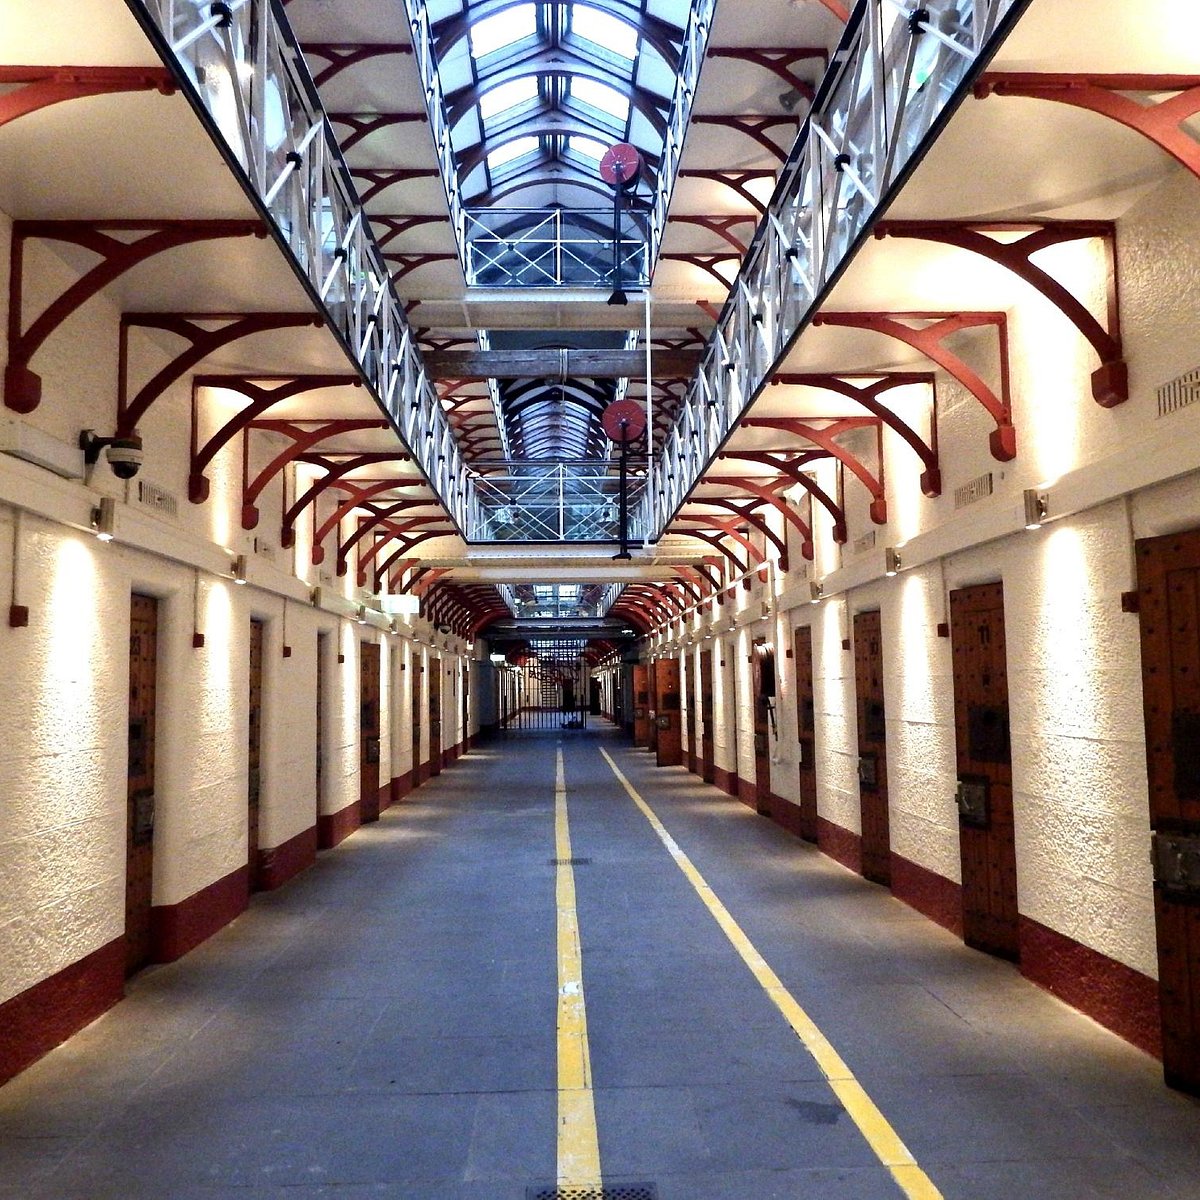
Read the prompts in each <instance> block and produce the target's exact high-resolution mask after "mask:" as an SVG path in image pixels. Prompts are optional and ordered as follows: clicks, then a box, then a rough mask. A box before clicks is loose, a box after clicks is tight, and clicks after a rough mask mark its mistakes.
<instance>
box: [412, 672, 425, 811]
mask: <svg viewBox="0 0 1200 1200" xmlns="http://www.w3.org/2000/svg"><path fill="white" fill-rule="evenodd" d="M424 671H425V668H424V667H423V666H422V665H421V655H420V654H419V653H418V652H417V651H416V650H414V651H413V656H412V780H413V787H416V786H417V784H419V783H424V781H425V780H426V779H428V778H429V776H428V775H427V774H426V773H425V770H424V767H423V765H422V763H421V727H422V726H423V725H424V724H425V722H424V721H423V720H422V719H421V717H422V715H423V714H424V711H425V710H424V707H423V697H422V695H421V677H422V675H423V674H424Z"/></svg>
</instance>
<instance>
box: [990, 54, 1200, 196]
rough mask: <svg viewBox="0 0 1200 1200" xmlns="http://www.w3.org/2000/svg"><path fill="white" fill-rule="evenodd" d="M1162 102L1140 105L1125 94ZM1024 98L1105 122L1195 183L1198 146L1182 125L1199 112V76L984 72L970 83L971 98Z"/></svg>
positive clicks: (1199, 164)
mask: <svg viewBox="0 0 1200 1200" xmlns="http://www.w3.org/2000/svg"><path fill="white" fill-rule="evenodd" d="M1130 92H1133V93H1137V94H1140V95H1143V96H1147V97H1149V96H1161V95H1164V94H1165V93H1171V96H1170V98H1169V99H1167V100H1159V101H1154V100H1150V101H1149V102H1148V103H1140V102H1139V101H1137V100H1133V99H1131V98H1130V96H1129V95H1127V94H1126V93H1130ZM988 96H1023V97H1025V98H1027V99H1030V100H1052V101H1055V102H1056V103H1058V104H1070V105H1072V106H1073V107H1074V108H1082V109H1085V110H1086V111H1087V112H1094V113H1098V114H1099V115H1100V116H1104V117H1108V118H1109V119H1110V120H1112V121H1116V122H1117V123H1118V124H1119V125H1124V126H1125V127H1126V128H1127V129H1132V130H1133V131H1134V132H1135V133H1140V134H1141V135H1142V137H1144V138H1148V139H1149V140H1150V141H1152V142H1153V143H1154V144H1155V145H1156V146H1158V147H1159V148H1160V149H1162V150H1165V151H1166V152H1167V153H1168V154H1169V155H1170V156H1171V157H1172V158H1173V159H1175V161H1176V162H1178V163H1181V164H1182V165H1183V166H1185V167H1187V169H1188V170H1189V171H1191V173H1192V174H1193V175H1195V176H1197V177H1198V178H1200V143H1197V142H1196V139H1195V138H1194V137H1192V136H1191V134H1189V133H1188V132H1187V131H1186V130H1185V129H1184V127H1183V126H1184V123H1185V122H1186V121H1187V120H1188V119H1189V118H1190V117H1194V116H1195V115H1196V114H1197V113H1198V112H1200V75H1135V74H1130V75H1088V74H1054V73H1051V72H1047V73H1045V74H1041V73H1039V72H1036V71H988V72H985V73H984V74H983V75H981V76H980V77H979V79H978V80H977V81H976V83H975V98H976V99H977V100H986V99H987V98H988Z"/></svg>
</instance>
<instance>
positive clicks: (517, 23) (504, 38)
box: [471, 4, 537, 59]
mask: <svg viewBox="0 0 1200 1200" xmlns="http://www.w3.org/2000/svg"><path fill="white" fill-rule="evenodd" d="M536 32H537V6H536V5H535V4H517V5H514V6H513V7H512V8H506V9H504V10H503V12H498V13H496V14H495V15H494V16H490V17H484V18H483V20H481V21H475V22H474V23H473V24H472V25H471V53H472V54H473V55H474V56H475V57H476V58H477V59H478V58H484V57H485V56H486V55H488V54H494V53H495V52H496V51H497V50H503V49H504V47H505V46H511V45H512V44H513V43H514V42H519V41H520V40H521V39H522V38H527V37H532V36H533V35H534V34H535V33H536Z"/></svg>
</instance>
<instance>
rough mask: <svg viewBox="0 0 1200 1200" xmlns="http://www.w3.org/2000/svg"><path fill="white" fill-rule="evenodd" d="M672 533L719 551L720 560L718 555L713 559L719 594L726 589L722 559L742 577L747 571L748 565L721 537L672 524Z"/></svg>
mask: <svg viewBox="0 0 1200 1200" xmlns="http://www.w3.org/2000/svg"><path fill="white" fill-rule="evenodd" d="M679 519H680V518H676V520H679ZM683 519H685V520H686V519H687V518H683ZM671 532H672V533H679V534H682V535H683V536H684V537H693V538H696V539H697V541H701V542H704V543H706V544H707V545H709V546H711V547H712V548H713V549H714V550H716V551H717V554H719V555H720V556H721V557H720V558H718V557H717V556H716V555H714V556H713V559H712V565H713V566H714V567H716V568H717V571H718V576H717V578H718V583H717V591H718V592H722V591H723V590H724V587H725V576H724V573H723V567H724V563H722V562H721V558H724V559H727V560H728V561H729V563H730V564H731V565H732V566H733V569H734V570H735V571H736V572H737V573H738V574H739V575H741V574H742V573H743V572H744V571H745V570H746V569H747V568H746V564H745V563H744V562H742V560H741V559H740V558H738V556H737V555H736V554H734V552H733V551H732V550H731V549H730V548H729V547H728V546H726V545H725V543H724V542H722V541H721V539H720V537H719V536H718V535H717V534H714V533H705V532H702V531H701V530H700V529H687V528H680V527H678V526H677V525H674V524H672V526H671Z"/></svg>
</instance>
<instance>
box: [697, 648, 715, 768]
mask: <svg viewBox="0 0 1200 1200" xmlns="http://www.w3.org/2000/svg"><path fill="white" fill-rule="evenodd" d="M715 719H716V718H715V715H714V713H713V661H712V651H711V650H701V651H700V778H701V779H703V780H704V782H705V783H712V781H713V780H714V779H715V778H716V765H717V756H716V731H715V730H714V728H713V721H714V720H715Z"/></svg>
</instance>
